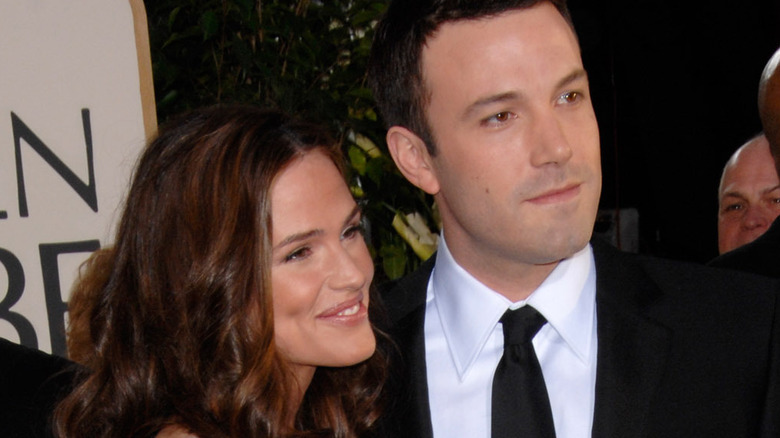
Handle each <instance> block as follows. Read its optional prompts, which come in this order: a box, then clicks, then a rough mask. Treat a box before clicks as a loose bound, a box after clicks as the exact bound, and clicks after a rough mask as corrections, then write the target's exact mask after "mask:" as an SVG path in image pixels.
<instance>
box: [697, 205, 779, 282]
mask: <svg viewBox="0 0 780 438" xmlns="http://www.w3.org/2000/svg"><path fill="white" fill-rule="evenodd" d="M709 265H710V266H716V267H719V268H728V269H736V270H739V271H745V272H753V273H755V274H761V275H766V276H768V277H775V278H780V217H778V218H777V219H775V221H774V222H772V226H771V227H769V229H768V230H766V232H765V233H764V234H762V235H761V236H759V237H758V239H756V240H754V241H752V242H750V243H748V244H747V245H743V246H740V247H739V248H737V249H734V250H733V251H729V252H727V253H725V254H722V255H720V256H718V257H716V258H714V259H713V260H712V261H710V262H709Z"/></svg>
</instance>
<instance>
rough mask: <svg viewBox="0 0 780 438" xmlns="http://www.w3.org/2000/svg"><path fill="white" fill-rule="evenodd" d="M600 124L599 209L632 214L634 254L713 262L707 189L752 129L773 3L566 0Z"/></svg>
mask: <svg viewBox="0 0 780 438" xmlns="http://www.w3.org/2000/svg"><path fill="white" fill-rule="evenodd" d="M569 7H570V9H571V12H572V17H573V20H574V24H575V27H576V28H577V32H578V35H579V38H580V43H581V46H582V52H583V61H584V63H585V68H586V69H587V70H588V74H589V77H590V83H591V93H592V95H593V101H594V107H595V111H596V115H597V117H598V119H599V126H600V129H601V145H602V166H603V171H604V184H603V191H602V205H601V208H605V209H609V208H616V207H618V208H636V209H637V210H638V211H639V223H640V226H639V239H640V252H643V253H649V254H655V255H660V256H665V257H670V258H675V259H681V260H690V261H697V262H706V261H708V260H709V259H711V258H712V257H714V256H715V255H717V217H716V215H717V186H718V183H719V180H720V174H721V171H722V169H723V165H724V164H725V162H726V160H727V159H728V157H729V156H730V155H731V153H732V152H733V151H734V150H736V148H737V147H739V146H740V145H741V144H742V143H744V142H745V141H747V140H748V139H749V138H750V137H752V136H753V135H755V134H757V133H758V132H760V130H761V125H760V121H759V118H758V110H757V90H758V80H759V77H760V74H761V71H762V69H763V67H764V64H765V63H766V61H767V60H768V59H769V57H770V56H771V54H772V53H773V52H774V50H775V49H776V48H777V47H778V46H780V1H778V0H771V1H770V0H758V1H752V2H751V1H744V2H743V1H740V2H726V1H712V2H702V1H693V2H689V1H684V0H683V1H646V0H638V1H633V0H629V1H619V0H570V1H569Z"/></svg>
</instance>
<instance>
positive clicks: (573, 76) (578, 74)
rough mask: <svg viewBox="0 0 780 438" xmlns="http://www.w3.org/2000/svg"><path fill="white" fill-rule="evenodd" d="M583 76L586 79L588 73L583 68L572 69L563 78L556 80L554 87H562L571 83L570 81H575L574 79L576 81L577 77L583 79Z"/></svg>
mask: <svg viewBox="0 0 780 438" xmlns="http://www.w3.org/2000/svg"><path fill="white" fill-rule="evenodd" d="M583 78H584V79H587V78H588V73H587V72H586V71H585V70H584V69H581V68H579V69H577V70H574V71H573V72H571V73H569V74H568V75H566V76H564V77H563V79H561V80H560V81H558V83H557V84H556V86H555V88H556V89H560V88H563V87H565V86H567V85H569V84H571V83H572V82H575V81H577V80H579V79H583Z"/></svg>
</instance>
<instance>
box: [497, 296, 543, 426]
mask: <svg viewBox="0 0 780 438" xmlns="http://www.w3.org/2000/svg"><path fill="white" fill-rule="evenodd" d="M546 322H547V320H546V319H544V316H542V315H541V314H539V312H537V311H536V309H534V308H533V307H531V306H523V307H521V308H519V309H517V310H511V309H510V310H507V311H506V313H504V316H502V317H501V324H502V325H503V327H504V355H503V356H502V357H501V360H500V361H499V362H498V367H496V374H495V375H494V376H493V401H492V403H493V407H492V412H493V413H492V424H491V428H492V434H491V436H492V438H554V437H555V427H554V426H553V419H552V411H551V409H550V399H549V398H548V397H547V387H546V386H545V384H544V377H543V376H542V367H540V366H539V360H537V358H536V353H535V352H534V346H533V344H532V343H531V340H532V339H533V337H534V335H536V332H538V331H539V329H540V328H542V326H543V325H544V324H545V323H546Z"/></svg>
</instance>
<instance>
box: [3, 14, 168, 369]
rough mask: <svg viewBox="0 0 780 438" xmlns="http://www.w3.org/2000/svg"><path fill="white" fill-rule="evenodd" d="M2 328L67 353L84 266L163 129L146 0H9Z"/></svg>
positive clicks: (106, 232) (5, 29)
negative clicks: (73, 291) (70, 308)
mask: <svg viewBox="0 0 780 438" xmlns="http://www.w3.org/2000/svg"><path fill="white" fill-rule="evenodd" d="M0 41H2V48H0V78H2V80H0V110H1V111H0V336H2V337H4V338H7V339H9V340H12V341H15V342H19V343H21V344H24V345H27V346H31V347H35V348H39V349H41V350H45V351H50V352H53V353H56V354H59V355H65V337H64V327H65V321H66V314H65V310H66V308H67V299H68V295H69V292H70V287H71V285H72V283H73V280H74V279H75V277H76V271H77V269H78V266H79V265H80V264H81V263H82V262H83V261H84V260H85V259H86V258H87V257H88V256H89V254H90V253H91V252H92V251H94V250H95V249H97V248H99V247H101V246H105V245H106V244H107V243H109V239H110V238H111V237H110V236H111V233H112V232H113V224H114V221H115V220H116V218H117V217H118V216H119V211H118V208H119V206H120V205H121V202H122V200H123V196H124V193H125V191H126V188H127V185H128V181H129V178H130V173H131V171H132V168H133V165H134V164H135V160H136V158H137V157H138V154H139V152H140V150H141V148H142V147H143V145H144V143H145V141H146V138H147V137H148V136H149V135H151V134H152V133H153V131H154V130H155V128H156V116H155V112H154V93H153V88H152V87H153V86H152V78H151V65H150V60H149V43H148V33H147V27H146V16H145V12H144V9H143V3H142V1H141V0H129V1H128V0H79V1H60V0H24V1H6V2H2V4H0Z"/></svg>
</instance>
